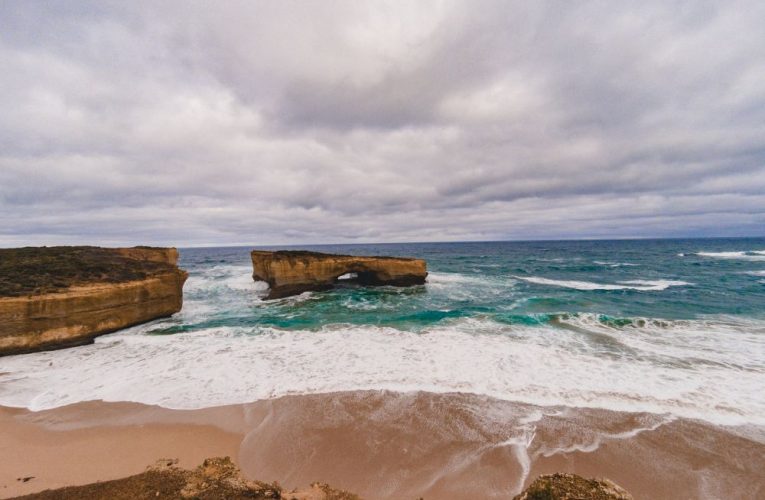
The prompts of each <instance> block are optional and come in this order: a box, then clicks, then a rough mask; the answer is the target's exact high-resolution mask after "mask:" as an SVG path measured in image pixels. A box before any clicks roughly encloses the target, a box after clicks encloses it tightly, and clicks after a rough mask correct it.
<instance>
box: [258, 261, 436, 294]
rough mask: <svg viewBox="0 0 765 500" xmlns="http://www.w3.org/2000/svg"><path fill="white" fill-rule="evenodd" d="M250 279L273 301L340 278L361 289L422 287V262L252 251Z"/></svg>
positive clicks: (323, 287) (324, 287)
mask: <svg viewBox="0 0 765 500" xmlns="http://www.w3.org/2000/svg"><path fill="white" fill-rule="evenodd" d="M252 267H253V274H252V277H253V279H254V280H255V281H265V282H267V283H268V285H269V286H270V287H271V289H270V291H269V294H268V297H267V298H269V299H275V298H280V297H286V296H289V295H296V294H299V293H302V292H305V291H310V290H327V289H330V288H332V287H333V286H335V285H336V284H337V283H338V278H340V277H341V276H344V275H351V276H352V277H351V278H350V279H349V280H347V281H344V282H346V283H347V282H354V283H358V284H361V285H392V286H410V285H421V284H423V283H425V277H426V276H427V275H428V273H427V270H426V264H425V261H424V260H422V259H409V258H402V257H357V256H352V255H333V254H324V253H318V252H304V251H287V250H281V251H277V252H267V251H261V250H253V252H252Z"/></svg>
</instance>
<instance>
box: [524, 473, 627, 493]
mask: <svg viewBox="0 0 765 500" xmlns="http://www.w3.org/2000/svg"><path fill="white" fill-rule="evenodd" d="M585 499H586V500H632V495H630V494H629V493H627V492H626V491H624V489H622V488H621V487H620V486H617V485H616V484H614V483H613V482H611V481H609V480H608V479H585V478H583V477H581V476H577V475H576V474H560V473H559V474H548V475H544V476H539V477H538V478H536V479H535V480H534V482H533V483H531V484H530V485H529V487H528V488H526V489H525V490H524V491H523V492H522V493H521V494H519V495H516V497H515V498H514V499H513V500H585Z"/></svg>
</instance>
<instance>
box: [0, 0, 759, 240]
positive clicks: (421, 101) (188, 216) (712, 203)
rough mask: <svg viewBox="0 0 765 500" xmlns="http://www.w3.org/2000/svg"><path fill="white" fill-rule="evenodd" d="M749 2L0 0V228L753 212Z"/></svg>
mask: <svg viewBox="0 0 765 500" xmlns="http://www.w3.org/2000/svg"><path fill="white" fill-rule="evenodd" d="M763 25H765V4H763V2H757V1H743V2H704V1H696V2H666V1H656V2H651V1H649V2H634V3H632V4H631V5H630V4H629V3H624V2H618V3H614V2H605V1H604V2H562V1H561V2H533V3H529V2H524V1H519V2H504V1H503V2H403V1H402V2H374V3H371V2H369V3H367V2H355V1H349V2H252V1H241V2H237V1H230V2H223V3H222V4H221V3H218V4H211V3H209V2H146V3H141V2H114V3H110V2H93V3H90V2H53V3H49V2H32V1H21V0H19V1H7V2H2V3H0V62H1V63H2V67H3V71H2V72H0V109H1V110H2V112H0V220H1V221H2V224H0V246H16V245H24V244H56V243H96V244H138V243H156V244H174V245H178V246H184V245H204V244H237V243H241V244H286V243H321V242H344V241H347V242H353V241H427V240H433V241H443V240H465V239H539V238H543V239H547V238H587V237H594V238H603V237H644V236H705V235H720V236H725V235H763V234H765V194H764V193H765V85H763V82H765V30H763V28H762V27H763Z"/></svg>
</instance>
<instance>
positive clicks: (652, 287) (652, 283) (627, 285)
mask: <svg viewBox="0 0 765 500" xmlns="http://www.w3.org/2000/svg"><path fill="white" fill-rule="evenodd" d="M515 278H517V279H520V280H523V281H526V282H529V283H534V284H537V285H549V286H559V287H563V288H573V289H575V290H640V291H661V290H666V289H667V288H669V287H671V286H684V285H691V283H688V282H686V281H679V280H629V281H620V282H617V284H604V283H593V282H591V281H575V280H554V279H549V278H542V277H539V276H515Z"/></svg>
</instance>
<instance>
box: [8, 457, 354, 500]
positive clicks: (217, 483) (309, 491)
mask: <svg viewBox="0 0 765 500" xmlns="http://www.w3.org/2000/svg"><path fill="white" fill-rule="evenodd" d="M177 462H178V461H177V460H175V459H165V460H159V461H158V462H157V463H156V464H155V465H154V466H152V467H149V468H148V469H147V470H146V472H144V473H142V474H137V475H135V476H130V477H126V478H124V479H115V480H113V481H104V482H98V483H93V484H88V485H85V486H70V487H67V488H60V489H57V490H46V491H43V492H40V493H33V494H31V495H27V496H24V497H19V498H24V499H26V500H54V499H55V500H89V499H94V500H95V499H105V498H108V499H110V500H135V499H140V498H173V499H185V498H188V499H196V500H220V499H227V500H238V499H242V500H244V499H270V500H361V499H360V498H359V497H358V496H356V495H354V494H353V493H348V492H347V491H343V490H337V489H334V488H332V487H330V486H328V485H326V484H323V483H314V484H312V485H311V486H310V488H302V489H298V490H292V491H285V490H284V489H283V488H281V487H280V486H279V485H278V484H277V483H271V484H269V483H264V482H261V481H250V480H247V479H245V478H243V477H242V475H241V473H240V472H239V469H238V468H237V467H236V465H234V463H233V462H232V461H231V459H230V458H229V457H223V458H208V459H207V460H205V461H204V463H203V464H202V465H200V466H199V467H197V468H196V469H195V470H186V469H181V468H180V467H178V466H177V465H176V464H177Z"/></svg>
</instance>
